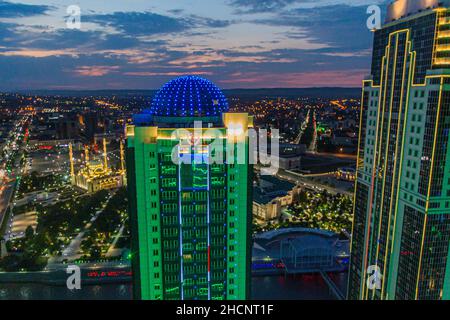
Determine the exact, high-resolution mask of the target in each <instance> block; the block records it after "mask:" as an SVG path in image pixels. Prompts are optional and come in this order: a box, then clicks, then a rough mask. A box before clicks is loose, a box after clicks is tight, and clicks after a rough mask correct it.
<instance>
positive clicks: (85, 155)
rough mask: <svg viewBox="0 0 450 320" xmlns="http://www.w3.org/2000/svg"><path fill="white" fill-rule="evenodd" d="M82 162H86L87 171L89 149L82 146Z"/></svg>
mask: <svg viewBox="0 0 450 320" xmlns="http://www.w3.org/2000/svg"><path fill="white" fill-rule="evenodd" d="M84 161H85V162H86V168H88V169H89V162H90V159H89V147H88V146H87V145H86V146H84Z"/></svg>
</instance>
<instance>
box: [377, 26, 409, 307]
mask: <svg viewBox="0 0 450 320" xmlns="http://www.w3.org/2000/svg"><path fill="white" fill-rule="evenodd" d="M408 39H409V30H407V32H406V45H405V50H404V57H403V72H402V85H401V95H400V103H399V110H398V114H399V117H398V121H397V131H396V140H395V153H394V174H393V175H392V177H393V180H392V183H391V184H392V187H391V200H390V202H389V218H388V229H387V234H386V236H387V240H386V248H385V250H384V251H385V255H384V268H383V276H384V279H385V280H386V279H388V281H390V280H391V279H390V278H388V277H387V276H386V267H387V265H388V263H387V261H388V253H389V250H388V246H389V239H390V232H391V218H392V206H393V202H392V200H393V198H394V188H395V183H394V181H395V178H396V177H397V181H398V182H400V176H397V174H398V173H396V171H397V160H398V157H397V155H398V141H399V130H400V127H401V118H402V117H401V116H402V107H403V98H404V86H405V76H406V61H407V59H406V58H407V57H408V50H409V45H408V44H409V41H408ZM397 46H398V35H397ZM408 93H409V91H408ZM407 100H408V99H407ZM407 109H408V104H406V105H405V114H408V110H407ZM404 121H405V123H406V121H407V118H404ZM402 133H403V139H402V151H401V153H402V154H403V142H404V139H405V131H403V132H402ZM399 171H400V173H401V172H402V163H401V162H400V168H399ZM400 187H401V186H399V185H398V183H397V194H396V200H397V201H398V196H399V193H400ZM395 210H397V205H396V206H395ZM394 215H395V216H397V212H396V211H394ZM394 226H395V221H394ZM393 232H394V233H395V228H394V229H393ZM391 258H392V257H389V262H390V260H391ZM386 286H387V285H386V281H383V284H382V287H381V299H382V300H383V296H384V292H385V289H386Z"/></svg>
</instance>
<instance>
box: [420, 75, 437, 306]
mask: <svg viewBox="0 0 450 320" xmlns="http://www.w3.org/2000/svg"><path fill="white" fill-rule="evenodd" d="M443 90H444V79H443V78H441V84H440V88H439V101H438V105H437V112H436V125H435V128H434V141H433V152H432V154H431V167H430V179H429V181H428V192H427V202H426V208H425V218H424V222H423V230H422V244H421V247H420V260H419V268H418V271H417V282H416V297H415V299H416V300H417V299H418V297H419V280H420V272H421V270H422V259H423V249H424V245H425V232H426V229H427V224H428V209H429V208H430V196H431V183H432V181H433V170H434V160H435V157H436V144H437V133H438V129H439V121H440V113H441V103H442V91H443Z"/></svg>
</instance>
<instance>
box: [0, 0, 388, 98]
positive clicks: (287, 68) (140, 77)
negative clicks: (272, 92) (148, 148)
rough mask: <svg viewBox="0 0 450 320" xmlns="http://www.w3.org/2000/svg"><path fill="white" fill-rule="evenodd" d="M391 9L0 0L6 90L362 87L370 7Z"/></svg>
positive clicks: (361, 4)
mask: <svg viewBox="0 0 450 320" xmlns="http://www.w3.org/2000/svg"><path fill="white" fill-rule="evenodd" d="M387 2H388V1H385V0H357V1H348V0H328V1H326V0H318V1H310V0H274V1H261V0H211V1H208V5H207V6H205V5H204V3H203V2H202V1H199V0H185V1H174V0H164V1H163V0H154V1H151V2H149V1H144V0H134V1H126V2H125V1H117V2H111V1H87V0H79V1H77V2H75V3H74V2H73V1H72V0H70V1H69V0H61V1H57V2H55V1H54V0H19V1H2V0H0V43H1V45H0V77H1V79H2V82H1V83H0V90H1V91H13V90H39V89H49V90H85V89H139V90H142V89H156V88H158V87H160V85H161V84H162V83H164V82H165V81H167V80H169V79H171V78H173V77H176V76H179V75H185V74H196V75H201V76H206V77H208V78H210V79H211V80H213V81H215V82H217V84H218V85H220V86H221V87H222V88H224V89H233V88H279V87H283V88H304V87H324V86H325V87H360V86H361V80H362V79H363V78H364V76H365V75H367V74H369V65H370V59H371V57H370V53H371V50H370V48H371V45H372V34H371V32H370V31H369V30H368V29H367V27H366V19H367V18H368V15H367V14H366V9H367V7H368V6H369V5H372V4H378V5H380V6H384V5H385V4H386V3H387ZM70 5H78V6H79V7H80V8H81V11H82V16H81V23H82V24H81V29H80V30H73V29H68V28H67V26H66V18H67V13H66V9H67V7H68V6H70ZM382 11H384V8H383V10H382Z"/></svg>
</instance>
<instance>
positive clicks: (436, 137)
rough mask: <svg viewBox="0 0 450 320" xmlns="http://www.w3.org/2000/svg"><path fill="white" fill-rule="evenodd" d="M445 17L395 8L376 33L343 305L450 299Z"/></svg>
mask: <svg viewBox="0 0 450 320" xmlns="http://www.w3.org/2000/svg"><path fill="white" fill-rule="evenodd" d="M448 8H450V1H429V0H428V1H425V0H423V1H420V0H409V1H408V0H403V1H396V2H394V3H393V4H391V5H390V6H389V13H388V19H387V21H386V24H385V25H384V26H383V27H382V28H381V29H380V30H376V31H375V37H374V49H373V59H372V72H371V77H370V79H367V80H365V81H364V83H363V94H362V107H361V117H360V120H361V124H360V129H361V132H360V141H359V151H358V163H357V182H356V191H355V208H354V225H353V235H352V257H351V262H350V264H351V265H350V274H349V292H348V298H349V299H389V300H393V299H397V300H413V299H417V300H438V299H449V298H450V254H449V242H450V148H449V132H450V9H448ZM370 267H372V268H373V267H375V270H376V268H378V271H379V272H378V273H377V274H378V278H379V279H381V281H380V282H379V283H378V284H377V281H373V280H374V279H376V278H374V277H371V276H373V275H374V273H373V271H370V272H368V271H369V268H370ZM372 281H373V282H372Z"/></svg>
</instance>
